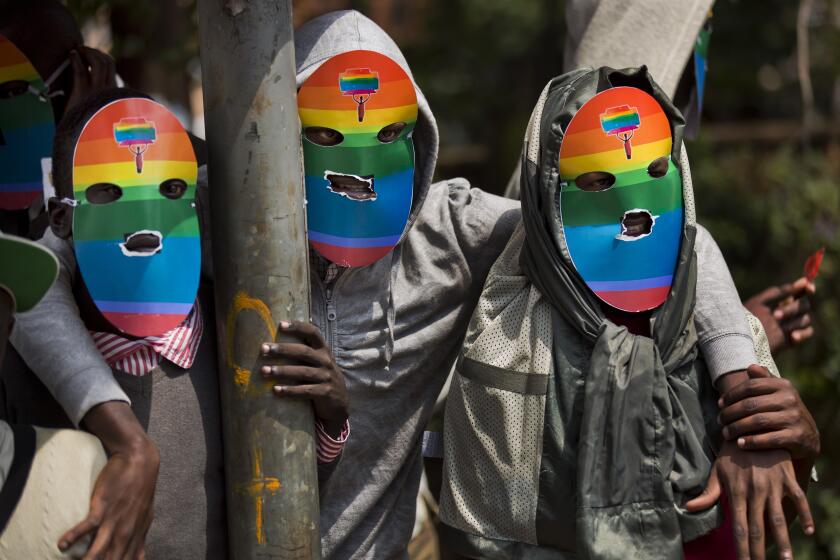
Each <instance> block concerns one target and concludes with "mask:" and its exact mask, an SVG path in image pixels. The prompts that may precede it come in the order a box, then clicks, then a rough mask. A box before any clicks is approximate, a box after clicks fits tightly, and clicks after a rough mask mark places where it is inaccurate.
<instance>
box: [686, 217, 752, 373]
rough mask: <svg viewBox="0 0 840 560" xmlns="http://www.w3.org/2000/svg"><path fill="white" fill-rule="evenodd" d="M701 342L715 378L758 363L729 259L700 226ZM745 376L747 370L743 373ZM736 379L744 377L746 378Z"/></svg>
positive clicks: (698, 303) (698, 315) (697, 307)
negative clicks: (729, 267)
mask: <svg viewBox="0 0 840 560" xmlns="http://www.w3.org/2000/svg"><path fill="white" fill-rule="evenodd" d="M695 251H696V253H697V299H696V303H695V325H696V327H697V337H698V343H699V346H700V349H701V351H702V352H703V357H704V358H705V360H706V364H707V366H708V368H709V373H710V375H711V376H712V381H713V382H715V384H716V385H718V379H719V378H720V377H721V376H723V375H726V374H731V373H732V372H739V371H743V370H746V368H747V366H749V365H750V364H754V363H758V357H757V356H756V353H755V347H754V345H753V339H752V333H751V331H750V327H749V323H748V322H747V318H746V315H745V312H744V308H743V306H742V305H741V300H740V298H739V297H738V291H737V290H736V289H735V283H734V282H733V281H732V277H731V275H730V274H729V269H728V268H727V266H726V261H724V259H723V255H722V254H721V252H720V249H718V247H717V244H716V243H715V241H714V239H712V237H711V235H710V234H709V232H708V231H706V230H705V229H704V228H703V227H702V226H699V225H698V226H697V243H696V245H695ZM744 375H746V373H744ZM734 379H741V380H745V379H746V378H745V377H736V378H734Z"/></svg>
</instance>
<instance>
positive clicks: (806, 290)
mask: <svg viewBox="0 0 840 560" xmlns="http://www.w3.org/2000/svg"><path fill="white" fill-rule="evenodd" d="M791 287H792V288H793V293H794V295H800V294H801V295H814V294H815V293H817V285H816V284H815V283H814V282H812V281H810V280H808V277H807V276H800V277H799V278H797V279H796V280H795V281H794V282H793V284H791Z"/></svg>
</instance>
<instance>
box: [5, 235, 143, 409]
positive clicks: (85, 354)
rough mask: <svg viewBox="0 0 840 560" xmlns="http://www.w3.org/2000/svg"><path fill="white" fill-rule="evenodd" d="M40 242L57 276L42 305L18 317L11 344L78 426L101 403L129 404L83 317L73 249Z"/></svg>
mask: <svg viewBox="0 0 840 560" xmlns="http://www.w3.org/2000/svg"><path fill="white" fill-rule="evenodd" d="M42 243H43V244H44V245H46V246H47V247H49V248H50V249H52V250H53V251H54V252H55V253H56V255H58V257H59V261H60V262H61V267H60V271H59V277H58V280H57V281H56V283H55V284H54V285H53V287H52V288H50V290H49V292H47V294H46V296H45V297H44V299H43V300H42V301H41V303H39V304H38V305H37V306H35V308H33V309H32V310H31V311H29V312H27V313H21V314H19V315H18V316H17V318H16V321H15V326H14V329H13V331H12V334H11V337H10V341H11V343H12V345H13V346H14V347H15V349H16V350H17V351H18V352H19V353H20V355H21V357H22V358H23V360H24V361H25V362H26V364H27V366H28V367H29V368H30V369H31V370H32V371H33V372H34V373H35V375H37V376H38V378H39V379H41V381H42V382H43V383H44V385H46V386H47V388H48V389H49V390H50V392H51V393H52V395H53V396H54V397H55V398H56V400H57V401H58V402H59V403H60V404H61V406H62V408H64V411H65V412H66V413H67V415H68V416H69V417H70V419H71V420H72V421H73V422H74V423H75V424H77V425H78V424H79V423H80V422H81V420H82V418H83V417H84V416H85V415H86V414H87V413H88V411H89V410H91V409H92V408H93V407H94V406H96V405H98V404H101V403H104V402H108V401H123V402H125V403H128V402H129V400H128V397H127V396H126V394H125V393H124V392H123V390H122V389H121V388H120V386H119V384H118V383H117V381H116V379H114V376H113V373H112V372H111V368H110V367H109V366H108V364H106V363H105V361H104V360H103V359H102V356H101V354H100V353H99V351H98V350H97V348H96V345H94V343H93V340H92V339H91V337H90V333H89V332H88V330H87V328H86V327H85V325H84V323H83V322H82V320H81V318H80V317H79V310H78V307H77V306H76V301H75V298H74V296H73V290H72V286H71V278H72V275H73V273H74V272H75V260H74V259H73V250H72V248H71V247H70V245H69V244H67V243H66V242H65V241H62V240H60V239H58V238H56V237H55V236H52V234H50V233H49V232H48V233H47V235H45V236H44V239H43V240H42Z"/></svg>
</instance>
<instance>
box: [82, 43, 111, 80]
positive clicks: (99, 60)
mask: <svg viewBox="0 0 840 560" xmlns="http://www.w3.org/2000/svg"><path fill="white" fill-rule="evenodd" d="M78 50H79V51H80V52H81V54H82V56H83V57H84V58H85V60H86V61H87V64H88V67H89V68H90V82H91V86H92V87H93V89H102V88H106V87H113V86H115V85H117V80H116V65H115V63H114V59H113V58H111V57H110V56H109V55H108V54H106V53H104V52H102V51H100V50H97V49H92V48H90V47H78Z"/></svg>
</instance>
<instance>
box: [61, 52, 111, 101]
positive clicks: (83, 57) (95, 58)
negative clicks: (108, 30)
mask: <svg viewBox="0 0 840 560" xmlns="http://www.w3.org/2000/svg"><path fill="white" fill-rule="evenodd" d="M70 66H71V68H72V71H73V89H72V90H71V91H70V95H69V97H68V98H67V107H66V109H65V111H67V110H68V109H70V108H71V107H73V106H74V105H76V104H78V103H80V102H81V101H82V100H83V99H84V98H85V97H87V96H88V95H90V94H91V93H93V92H95V91H99V90H101V89H105V88H109V87H116V85H117V77H116V66H115V65H114V59H113V58H111V57H110V56H109V55H107V54H105V53H104V52H102V51H99V50H97V49H92V48H90V47H83V46H79V47H76V48H75V49H74V50H72V51H71V52H70Z"/></svg>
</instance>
